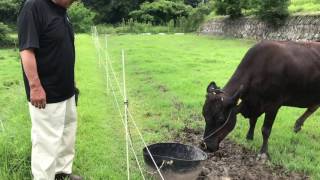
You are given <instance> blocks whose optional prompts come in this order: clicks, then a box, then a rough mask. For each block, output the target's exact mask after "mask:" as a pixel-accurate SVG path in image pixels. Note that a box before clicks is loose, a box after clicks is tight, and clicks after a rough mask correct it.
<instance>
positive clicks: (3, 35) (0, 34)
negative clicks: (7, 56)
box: [0, 22, 13, 47]
mask: <svg viewBox="0 0 320 180" xmlns="http://www.w3.org/2000/svg"><path fill="white" fill-rule="evenodd" d="M9 32H10V29H9V27H8V26H7V25H5V24H3V23H2V22H0V47H6V46H11V45H13V40H12V39H11V38H10V37H9V35H8V33H9Z"/></svg>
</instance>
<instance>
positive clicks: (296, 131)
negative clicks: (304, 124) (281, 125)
mask: <svg viewBox="0 0 320 180" xmlns="http://www.w3.org/2000/svg"><path fill="white" fill-rule="evenodd" d="M300 130H301V126H294V128H293V131H294V132H295V133H298V132H299V131H300Z"/></svg>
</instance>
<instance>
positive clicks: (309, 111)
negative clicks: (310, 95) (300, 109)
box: [293, 105, 319, 133]
mask: <svg viewBox="0 0 320 180" xmlns="http://www.w3.org/2000/svg"><path fill="white" fill-rule="evenodd" d="M318 108H319V105H315V106H311V107H308V109H307V110H306V112H304V113H303V114H302V116H300V117H299V118H298V119H297V121H296V123H295V125H294V128H293V131H294V132H296V133H297V132H299V131H300V130H301V127H302V126H303V123H304V121H305V120H306V119H307V118H308V117H309V116H310V115H311V114H313V113H314V112H315V111H316V110H317V109H318Z"/></svg>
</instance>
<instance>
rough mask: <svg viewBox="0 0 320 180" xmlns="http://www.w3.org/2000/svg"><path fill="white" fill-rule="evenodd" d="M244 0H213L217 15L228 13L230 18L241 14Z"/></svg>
mask: <svg viewBox="0 0 320 180" xmlns="http://www.w3.org/2000/svg"><path fill="white" fill-rule="evenodd" d="M243 2H245V1H244V0H241V1H239V0H215V11H216V13H217V14H218V15H230V17H231V18H237V17H240V16H242V11H241V10H242V8H243Z"/></svg>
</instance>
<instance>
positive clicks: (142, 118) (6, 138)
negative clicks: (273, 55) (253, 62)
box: [0, 35, 320, 180]
mask: <svg viewBox="0 0 320 180" xmlns="http://www.w3.org/2000/svg"><path fill="white" fill-rule="evenodd" d="M76 42H77V45H76V47H77V67H76V79H77V84H78V86H79V88H80V90H81V95H80V101H79V106H78V114H79V123H78V136H77V155H76V159H75V163H74V170H75V173H77V174H81V175H83V176H85V177H86V179H94V180H95V179H116V180H117V179H125V177H126V161H125V160H126V159H125V140H124V128H123V126H122V124H121V120H120V117H119V113H118V110H117V108H116V107H115V105H114V101H113V97H112V95H111V93H110V92H109V93H108V92H107V86H106V79H105V73H104V70H103V68H102V67H99V61H98V60H97V54H96V51H95V49H94V46H93V43H92V41H91V37H90V36H89V35H79V36H77V38H76ZM102 42H104V40H103V39H101V43H102ZM108 42H109V44H108V47H109V53H110V56H111V60H112V63H113V66H114V68H115V71H116V73H117V77H118V79H120V80H121V78H122V77H121V61H120V59H121V58H120V53H121V49H124V50H125V52H126V68H127V69H126V70H127V87H128V97H129V107H130V111H131V112H132V114H133V116H134V117H135V120H136V121H137V124H138V126H139V127H140V128H141V131H142V133H143V135H144V137H145V140H146V141H147V143H153V142H167V141H174V136H175V135H179V132H181V130H182V129H183V128H185V127H189V128H190V127H191V128H194V129H196V130H200V131H203V125H204V122H203V119H202V116H201V108H202V104H203V101H204V98H205V88H206V86H207V84H208V83H209V82H210V81H211V80H215V81H216V82H217V83H218V85H220V86H223V85H224V84H225V83H226V82H227V80H228V78H229V77H230V76H231V75H232V73H233V71H234V70H235V68H236V66H237V65H238V63H239V62H240V60H241V59H242V57H243V55H244V54H245V52H246V51H247V50H248V48H250V47H251V46H252V45H253V44H254V42H253V41H247V40H234V39H223V38H215V37H207V36H196V35H184V36H175V35H166V36H161V35H151V36H137V35H123V36H110V37H109V39H108ZM0 54H1V55H0V67H1V68H0V105H1V108H0V119H2V121H3V124H4V127H5V131H2V130H1V128H0V179H30V165H29V164H30V155H29V154H30V149H31V147H30V120H29V115H28V111H27V104H26V102H25V95H24V90H23V83H22V81H21V78H22V76H21V67H20V62H19V59H18V58H17V52H15V51H12V50H0ZM1 57H3V58H1ZM103 58H104V57H103ZM101 64H103V62H102V63H101ZM112 84H113V86H115V83H114V82H112ZM116 93H117V97H118V100H119V101H120V103H121V106H122V98H121V97H120V96H119V92H118V91H117V92H116ZM121 111H122V107H121ZM302 111H303V110H301V109H297V108H282V109H281V111H280V113H279V114H278V117H277V120H276V122H275V125H274V128H273V131H272V134H271V138H270V145H269V148H270V155H271V157H272V163H273V164H280V165H284V166H285V167H287V168H288V169H289V170H294V171H300V172H305V173H307V174H310V175H311V176H312V177H313V178H314V179H319V178H320V174H319V172H320V167H319V162H320V156H319V155H320V144H319V143H318V141H317V140H318V139H319V137H320V134H319V131H318V130H319V128H320V127H319V126H320V124H319V122H318V121H319V113H316V114H315V115H313V116H312V117H311V118H310V119H308V121H307V122H306V124H305V126H304V127H303V130H302V131H301V132H300V133H299V134H294V133H293V132H292V127H293V124H294V121H295V119H296V118H297V117H298V116H299V115H301V113H302ZM261 122H262V118H260V120H259V122H258V124H257V128H256V136H255V140H254V141H253V142H250V143H248V142H246V141H245V134H246V132H247V129H248V121H247V120H245V119H244V118H242V117H241V116H239V120H238V123H237V126H236V128H235V130H234V131H233V132H232V133H231V135H230V136H229V137H231V138H232V139H234V140H236V141H237V142H239V143H241V144H244V145H245V146H246V147H249V148H251V149H253V150H258V149H259V148H260V145H261V141H262V138H261V133H260V127H261ZM130 129H131V135H132V138H133V140H134V147H135V150H136V151H137V153H138V156H139V159H140V160H141V158H142V157H141V149H142V148H143V144H142V142H141V141H140V140H139V137H138V135H137V132H136V131H135V130H134V128H133V127H132V124H131V127H130ZM130 162H131V167H132V179H141V178H140V176H139V172H138V169H137V166H136V165H135V164H134V160H133V157H131V161H130Z"/></svg>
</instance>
